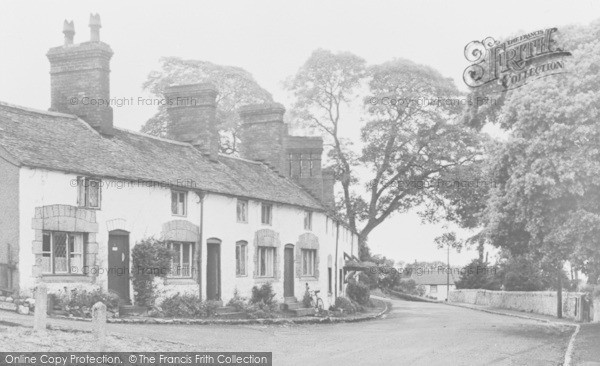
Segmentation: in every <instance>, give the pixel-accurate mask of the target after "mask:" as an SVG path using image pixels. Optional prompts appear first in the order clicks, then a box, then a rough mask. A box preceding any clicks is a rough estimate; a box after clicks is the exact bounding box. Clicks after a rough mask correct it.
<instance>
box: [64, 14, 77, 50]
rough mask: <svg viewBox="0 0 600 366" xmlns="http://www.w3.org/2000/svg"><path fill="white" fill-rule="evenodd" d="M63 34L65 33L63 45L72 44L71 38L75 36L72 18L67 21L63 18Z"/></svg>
mask: <svg viewBox="0 0 600 366" xmlns="http://www.w3.org/2000/svg"><path fill="white" fill-rule="evenodd" d="M63 34H64V35H65V46H69V45H72V44H73V38H74V37H75V25H74V24H73V21H72V20H71V21H70V22H68V21H67V20H66V19H65V22H64V23H63Z"/></svg>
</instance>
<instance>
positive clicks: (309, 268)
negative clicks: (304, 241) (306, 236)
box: [302, 249, 317, 276]
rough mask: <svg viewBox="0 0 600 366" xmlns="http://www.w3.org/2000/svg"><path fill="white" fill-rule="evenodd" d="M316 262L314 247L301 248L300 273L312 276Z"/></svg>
mask: <svg viewBox="0 0 600 366" xmlns="http://www.w3.org/2000/svg"><path fill="white" fill-rule="evenodd" d="M316 263H317V251H316V250H315V249H302V275H303V276H314V275H315V268H316Z"/></svg>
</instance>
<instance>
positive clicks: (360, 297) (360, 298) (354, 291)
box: [346, 282, 371, 305]
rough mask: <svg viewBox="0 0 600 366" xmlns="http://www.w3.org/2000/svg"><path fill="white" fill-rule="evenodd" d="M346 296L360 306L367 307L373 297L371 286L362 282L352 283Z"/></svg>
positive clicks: (347, 289)
mask: <svg viewBox="0 0 600 366" xmlns="http://www.w3.org/2000/svg"><path fill="white" fill-rule="evenodd" d="M346 294H347V295H348V297H349V298H350V299H351V300H354V301H356V302H357V303H359V304H360V305H367V304H368V303H369V299H370V297H371V293H370V291H369V286H367V285H365V284H364V283H360V282H350V283H349V284H348V287H347V288H346Z"/></svg>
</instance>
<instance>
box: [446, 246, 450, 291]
mask: <svg viewBox="0 0 600 366" xmlns="http://www.w3.org/2000/svg"><path fill="white" fill-rule="evenodd" d="M449 296H450V243H448V256H447V267H446V302H447V301H448V297H449Z"/></svg>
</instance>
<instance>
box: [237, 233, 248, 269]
mask: <svg viewBox="0 0 600 366" xmlns="http://www.w3.org/2000/svg"><path fill="white" fill-rule="evenodd" d="M247 257H248V243H247V242H245V241H238V242H237V243H236V244H235V274H236V276H247V275H248V272H247V267H246V259H247Z"/></svg>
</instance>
